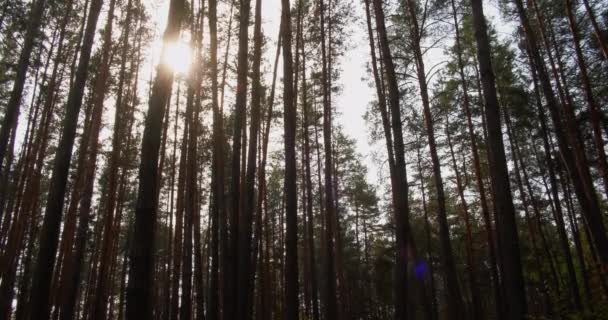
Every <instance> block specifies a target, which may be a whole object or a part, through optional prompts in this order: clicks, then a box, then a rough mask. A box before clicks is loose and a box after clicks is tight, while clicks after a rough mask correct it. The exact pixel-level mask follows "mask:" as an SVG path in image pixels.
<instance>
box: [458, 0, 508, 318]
mask: <svg viewBox="0 0 608 320" xmlns="http://www.w3.org/2000/svg"><path fill="white" fill-rule="evenodd" d="M451 2H452V3H451V4H452V11H453V16H454V26H455V32H456V55H457V57H458V74H459V76H460V83H461V86H462V93H463V95H462V98H463V99H462V100H463V101H462V108H463V109H464V113H465V116H466V119H467V131H468V134H469V140H470V142H471V153H472V155H473V168H474V169H475V180H476V184H477V190H478V192H479V202H480V204H481V214H482V217H483V222H484V226H485V231H486V237H487V246H488V252H489V257H490V264H491V265H490V271H491V275H492V288H493V289H494V307H495V309H496V317H497V318H498V319H502V317H503V311H502V310H503V309H502V299H501V294H500V283H499V278H498V266H497V261H496V252H495V245H494V235H493V232H492V222H491V220H490V209H489V208H488V200H487V197H486V191H485V187H484V184H483V176H482V174H481V161H480V160H479V150H478V148H477V139H476V135H475V129H474V127H473V121H472V116H471V106H470V104H471V103H470V97H469V90H468V83H467V81H466V78H465V73H464V60H463V57H462V48H461V44H460V39H461V36H460V24H459V21H458V13H457V11H456V4H455V0H452V1H451Z"/></svg>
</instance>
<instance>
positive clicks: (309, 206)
mask: <svg viewBox="0 0 608 320" xmlns="http://www.w3.org/2000/svg"><path fill="white" fill-rule="evenodd" d="M299 36H300V41H301V42H302V46H301V47H300V50H301V51H302V90H301V91H302V105H303V113H304V114H303V117H304V119H303V121H304V166H305V169H304V171H305V172H304V178H305V179H306V183H305V189H306V220H307V224H306V228H307V236H308V237H307V239H306V241H307V249H308V253H307V256H308V262H307V263H308V265H309V266H310V291H311V300H312V319H313V320H319V300H318V290H319V289H318V283H317V262H316V257H315V255H316V251H315V242H314V228H313V226H314V220H313V195H312V187H313V185H312V174H311V170H310V163H311V160H310V132H309V126H310V122H309V121H310V120H309V116H310V115H309V113H310V110H309V104H308V86H307V84H306V50H305V45H304V36H303V31H302V28H300V35H299Z"/></svg>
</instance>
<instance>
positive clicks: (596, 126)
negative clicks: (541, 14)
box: [565, 0, 608, 307]
mask: <svg viewBox="0 0 608 320" xmlns="http://www.w3.org/2000/svg"><path fill="white" fill-rule="evenodd" d="M565 6H566V15H567V16H568V25H569V26H570V32H571V33H572V37H573V40H572V41H573V42H574V49H575V50H574V52H575V53H576V61H577V63H578V67H579V69H580V76H581V82H582V84H583V92H584V93H585V100H586V102H587V107H588V110H589V122H590V125H591V129H592V131H593V142H594V143H595V147H596V148H597V154H598V167H599V171H600V174H601V175H602V181H603V183H604V192H605V193H606V195H607V196H608V163H607V161H606V150H605V149H604V139H603V138H602V129H601V125H600V118H601V117H602V114H601V111H600V108H599V106H598V105H597V102H596V100H595V97H594V96H593V88H592V87H591V81H590V80H589V74H588V72H587V65H586V63H585V57H584V55H583V50H582V48H581V43H580V42H581V41H580V35H579V30H578V25H577V23H576V17H575V15H574V12H573V8H572V7H573V4H572V0H566V4H565ZM602 49H606V48H605V47H603V44H602ZM576 297H578V295H575V298H576ZM575 302H576V303H577V306H579V307H580V306H581V305H580V299H577V300H575Z"/></svg>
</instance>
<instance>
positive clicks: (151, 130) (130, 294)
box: [126, 0, 184, 320]
mask: <svg viewBox="0 0 608 320" xmlns="http://www.w3.org/2000/svg"><path fill="white" fill-rule="evenodd" d="M183 11H184V3H183V0H171V2H170V4H169V17H168V20H167V28H166V29H165V34H164V36H163V38H164V41H165V43H167V42H170V41H174V40H175V39H177V37H178V35H179V31H180V26H181V20H182V16H183ZM165 51H166V47H164V48H163V54H166V52H165ZM172 83H173V70H171V69H170V67H169V66H167V65H166V64H165V63H164V62H162V63H161V64H160V65H159V66H158V69H157V75H156V78H155V79H154V83H153V86H152V92H151V95H150V100H149V105H148V115H147V117H146V121H145V126H144V133H143V139H142V150H141V163H140V168H139V190H138V194H137V204H136V208H135V225H134V234H133V241H132V243H131V247H130V259H129V264H130V268H129V285H128V288H127V313H126V314H127V319H129V320H134V319H144V320H152V315H153V299H152V293H153V290H152V288H153V286H152V283H153V282H152V281H153V275H154V234H155V231H156V228H155V225H156V211H157V205H158V201H157V199H156V194H157V189H158V187H159V186H158V182H157V175H158V156H159V149H160V138H161V137H160V134H161V131H162V130H161V127H162V121H163V119H162V118H163V114H164V112H163V111H164V108H165V105H166V104H167V99H168V97H169V95H170V92H171V86H172Z"/></svg>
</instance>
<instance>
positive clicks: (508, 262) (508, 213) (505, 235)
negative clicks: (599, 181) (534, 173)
mask: <svg viewBox="0 0 608 320" xmlns="http://www.w3.org/2000/svg"><path fill="white" fill-rule="evenodd" d="M517 1H519V2H521V0H517ZM471 6H472V9H473V26H474V30H475V40H476V43H477V59H478V62H479V72H480V74H481V82H482V85H483V97H484V101H485V119H486V121H487V130H488V149H489V150H488V151H489V152H488V156H489V160H490V176H491V181H492V191H493V199H494V207H495V210H496V212H495V214H496V218H497V220H496V230H497V234H498V242H499V243H500V247H499V248H500V251H499V254H500V263H501V271H502V276H503V279H504V281H503V282H502V283H503V286H504V293H505V296H504V300H505V301H504V302H505V303H504V311H506V312H505V313H506V317H505V319H522V318H524V317H525V316H526V314H527V303H526V294H525V289H524V277H523V270H522V263H521V256H520V251H519V237H518V235H517V224H516V221H515V208H514V206H513V197H512V194H511V187H510V183H509V173H508V169H507V160H506V156H505V149H504V144H503V140H502V130H501V128H502V127H501V125H500V111H499V104H498V98H497V95H496V84H495V78H494V72H493V70H492V60H491V51H490V41H489V39H488V33H487V26H486V22H485V17H484V14H483V5H482V1H481V0H471Z"/></svg>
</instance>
